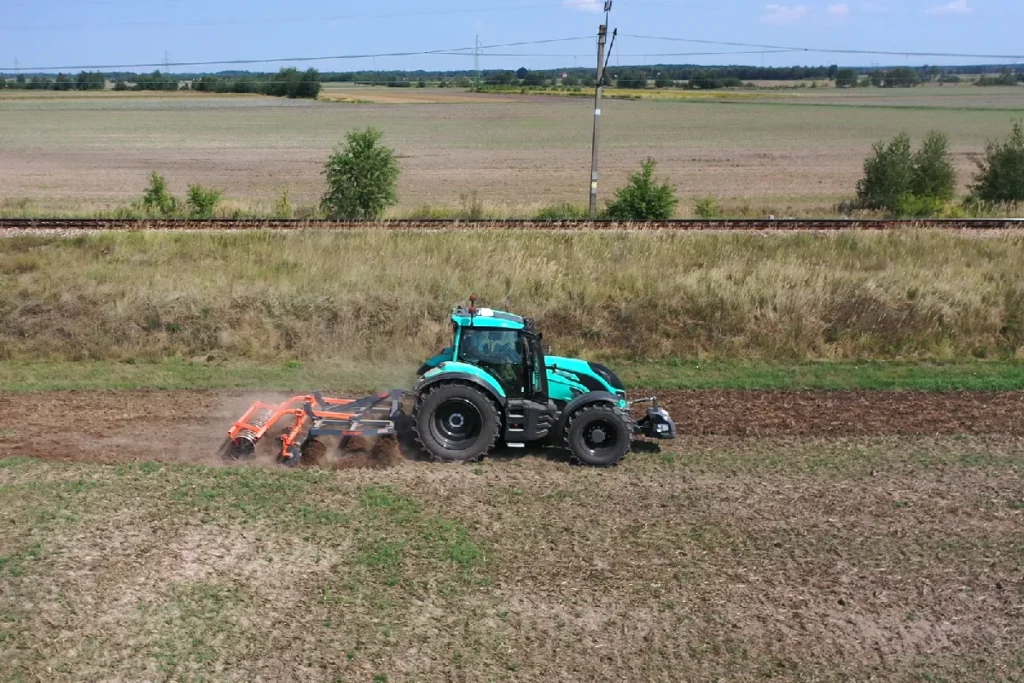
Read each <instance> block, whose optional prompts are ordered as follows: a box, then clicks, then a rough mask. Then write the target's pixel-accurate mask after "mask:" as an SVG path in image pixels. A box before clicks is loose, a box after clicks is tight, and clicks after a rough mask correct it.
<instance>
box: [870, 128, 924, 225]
mask: <svg viewBox="0 0 1024 683" xmlns="http://www.w3.org/2000/svg"><path fill="white" fill-rule="evenodd" d="M873 149H874V152H875V153H874V156H872V157H870V158H869V159H867V160H866V161H865V162H864V177H863V178H862V179H861V180H860V182H858V183H857V199H859V200H860V203H861V206H863V207H864V208H866V209H885V210H886V211H889V212H896V211H898V209H899V206H900V198H901V197H902V196H904V195H906V194H909V193H910V192H911V186H912V183H913V179H914V156H913V154H912V153H911V151H910V136H909V135H907V134H906V133H900V134H899V135H897V136H896V137H895V138H893V139H892V141H891V142H890V143H889V144H888V145H887V144H885V143H884V142H876V143H875V145H874V147H873Z"/></svg>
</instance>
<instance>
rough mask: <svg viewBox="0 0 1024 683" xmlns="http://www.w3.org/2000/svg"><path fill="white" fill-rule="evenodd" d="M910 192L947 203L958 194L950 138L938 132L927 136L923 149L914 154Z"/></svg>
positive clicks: (932, 132)
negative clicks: (950, 150) (954, 194)
mask: <svg viewBox="0 0 1024 683" xmlns="http://www.w3.org/2000/svg"><path fill="white" fill-rule="evenodd" d="M910 191H911V192H913V193H914V196H916V197H927V198H929V199H938V200H940V201H944V202H947V201H949V200H950V199H952V198H953V193H954V192H956V168H954V166H953V156H952V155H951V154H950V152H949V138H947V137H946V136H945V135H944V134H942V133H940V132H938V131H934V130H933V131H930V132H929V133H928V135H927V136H925V139H924V143H923V144H922V145H921V149H919V150H917V152H916V153H915V154H914V177H913V179H912V181H911V183H910Z"/></svg>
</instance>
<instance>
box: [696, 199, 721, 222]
mask: <svg viewBox="0 0 1024 683" xmlns="http://www.w3.org/2000/svg"><path fill="white" fill-rule="evenodd" d="M693 214H694V215H695V216H696V217H697V218H704V219H712V218H721V217H722V207H720V206H719V205H718V202H717V201H716V200H715V198H714V197H700V198H698V199H697V200H696V201H694V203H693Z"/></svg>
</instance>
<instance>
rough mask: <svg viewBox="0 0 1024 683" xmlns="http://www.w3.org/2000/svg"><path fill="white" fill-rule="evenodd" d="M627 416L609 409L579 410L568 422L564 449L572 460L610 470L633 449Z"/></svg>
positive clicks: (604, 407)
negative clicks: (566, 448)
mask: <svg viewBox="0 0 1024 683" xmlns="http://www.w3.org/2000/svg"><path fill="white" fill-rule="evenodd" d="M632 438H633V437H632V434H631V433H630V429H629V422H628V419H627V417H626V414H625V413H624V412H623V411H622V410H621V409H619V408H616V407H615V406H610V405H591V406H587V407H585V408H581V409H580V410H579V411H578V412H576V413H575V414H573V415H572V417H570V418H569V424H568V425H567V426H566V430H565V441H566V444H565V445H566V447H568V449H569V452H570V453H571V454H572V457H573V458H574V459H575V460H577V461H578V462H580V463H583V464H584V465H590V466H592V467H613V466H614V465H618V464H619V461H620V460H622V459H623V458H624V457H626V454H627V453H629V448H630V446H631V445H632Z"/></svg>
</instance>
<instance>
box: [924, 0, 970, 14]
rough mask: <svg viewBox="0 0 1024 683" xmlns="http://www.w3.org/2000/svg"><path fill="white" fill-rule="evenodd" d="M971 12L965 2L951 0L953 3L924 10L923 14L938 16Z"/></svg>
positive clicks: (962, 0) (964, 0)
mask: <svg viewBox="0 0 1024 683" xmlns="http://www.w3.org/2000/svg"><path fill="white" fill-rule="evenodd" d="M972 11H973V10H971V8H970V7H968V6H967V0H953V2H949V3H946V4H945V5H939V6H938V7H932V8H929V9H926V10H925V11H924V13H925V14H931V15H936V16H937V15H940V14H970V13H971V12H972Z"/></svg>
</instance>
